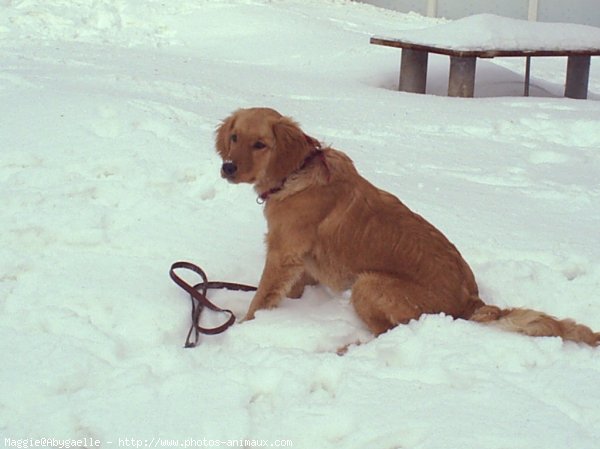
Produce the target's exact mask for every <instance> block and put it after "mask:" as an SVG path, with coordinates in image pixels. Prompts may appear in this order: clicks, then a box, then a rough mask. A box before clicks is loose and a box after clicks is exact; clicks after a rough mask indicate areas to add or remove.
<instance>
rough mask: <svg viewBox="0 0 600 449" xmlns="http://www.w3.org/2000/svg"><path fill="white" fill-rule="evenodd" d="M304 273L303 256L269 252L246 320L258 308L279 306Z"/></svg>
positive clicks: (252, 316)
mask: <svg viewBox="0 0 600 449" xmlns="http://www.w3.org/2000/svg"><path fill="white" fill-rule="evenodd" d="M302 273H304V264H303V263H302V259H301V258H296V257H289V256H287V257H286V256H283V255H280V254H273V253H272V252H269V254H268V255H267V260H266V262H265V268H264V270H263V274H262V276H261V278H260V282H259V284H258V290H257V291H256V294H255V295H254V298H252V302H251V303H250V307H249V309H248V313H247V314H246V317H245V318H244V321H246V320H251V319H253V318H254V314H255V313H256V311H257V310H260V309H272V308H274V307H277V306H278V305H279V303H280V302H281V300H282V298H283V297H284V296H285V295H286V294H287V292H288V291H289V290H290V288H291V287H292V285H294V283H295V282H296V281H297V280H298V279H299V278H300V276H302Z"/></svg>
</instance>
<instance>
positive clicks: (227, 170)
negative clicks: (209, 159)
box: [221, 161, 237, 176]
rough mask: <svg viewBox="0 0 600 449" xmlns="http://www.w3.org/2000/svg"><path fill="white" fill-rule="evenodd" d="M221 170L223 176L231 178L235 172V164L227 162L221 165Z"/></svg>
mask: <svg viewBox="0 0 600 449" xmlns="http://www.w3.org/2000/svg"><path fill="white" fill-rule="evenodd" d="M221 170H223V174H224V175H225V176H233V175H234V174H235V172H236V171H237V165H235V162H231V161H227V162H224V163H223V166H222V167H221Z"/></svg>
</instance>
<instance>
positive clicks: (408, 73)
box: [400, 48, 428, 94]
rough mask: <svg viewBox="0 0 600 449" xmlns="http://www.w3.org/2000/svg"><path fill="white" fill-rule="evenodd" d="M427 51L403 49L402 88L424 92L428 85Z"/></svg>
mask: <svg viewBox="0 0 600 449" xmlns="http://www.w3.org/2000/svg"><path fill="white" fill-rule="evenodd" d="M427 59H428V53H427V52H426V51H418V50H411V49H409V48H404V49H402V56H401V59H400V90H402V91H404V92H413V93H417V94H424V93H425V87H426V85H427Z"/></svg>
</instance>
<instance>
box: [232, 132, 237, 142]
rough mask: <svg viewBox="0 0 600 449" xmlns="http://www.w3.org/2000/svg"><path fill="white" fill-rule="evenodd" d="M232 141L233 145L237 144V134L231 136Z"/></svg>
mask: <svg viewBox="0 0 600 449" xmlns="http://www.w3.org/2000/svg"><path fill="white" fill-rule="evenodd" d="M231 141H232V142H233V143H235V142H237V134H232V135H231Z"/></svg>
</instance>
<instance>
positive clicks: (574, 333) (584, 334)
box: [469, 305, 600, 346]
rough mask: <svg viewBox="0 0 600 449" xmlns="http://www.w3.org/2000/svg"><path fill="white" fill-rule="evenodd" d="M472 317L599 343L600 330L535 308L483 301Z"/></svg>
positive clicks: (510, 328) (521, 330)
mask: <svg viewBox="0 0 600 449" xmlns="http://www.w3.org/2000/svg"><path fill="white" fill-rule="evenodd" d="M469 319H470V320H471V321H476V322H478V323H485V324H490V325H492V326H495V327H498V328H500V329H503V330H507V331H511V332H519V333H521V334H525V335H530V336H533V337H561V338H562V339H563V340H571V341H575V342H578V343H585V344H588V345H590V346H600V332H594V331H592V330H591V329H590V328H589V327H587V326H584V325H583V324H578V323H576V322H575V321H573V320H570V319H565V320H559V319H557V318H554V317H552V316H550V315H546V314H545V313H542V312H538V311H536V310H530V309H500V308H499V307H496V306H489V305H483V306H482V307H480V308H478V309H477V310H475V312H473V315H471V317H470V318H469Z"/></svg>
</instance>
